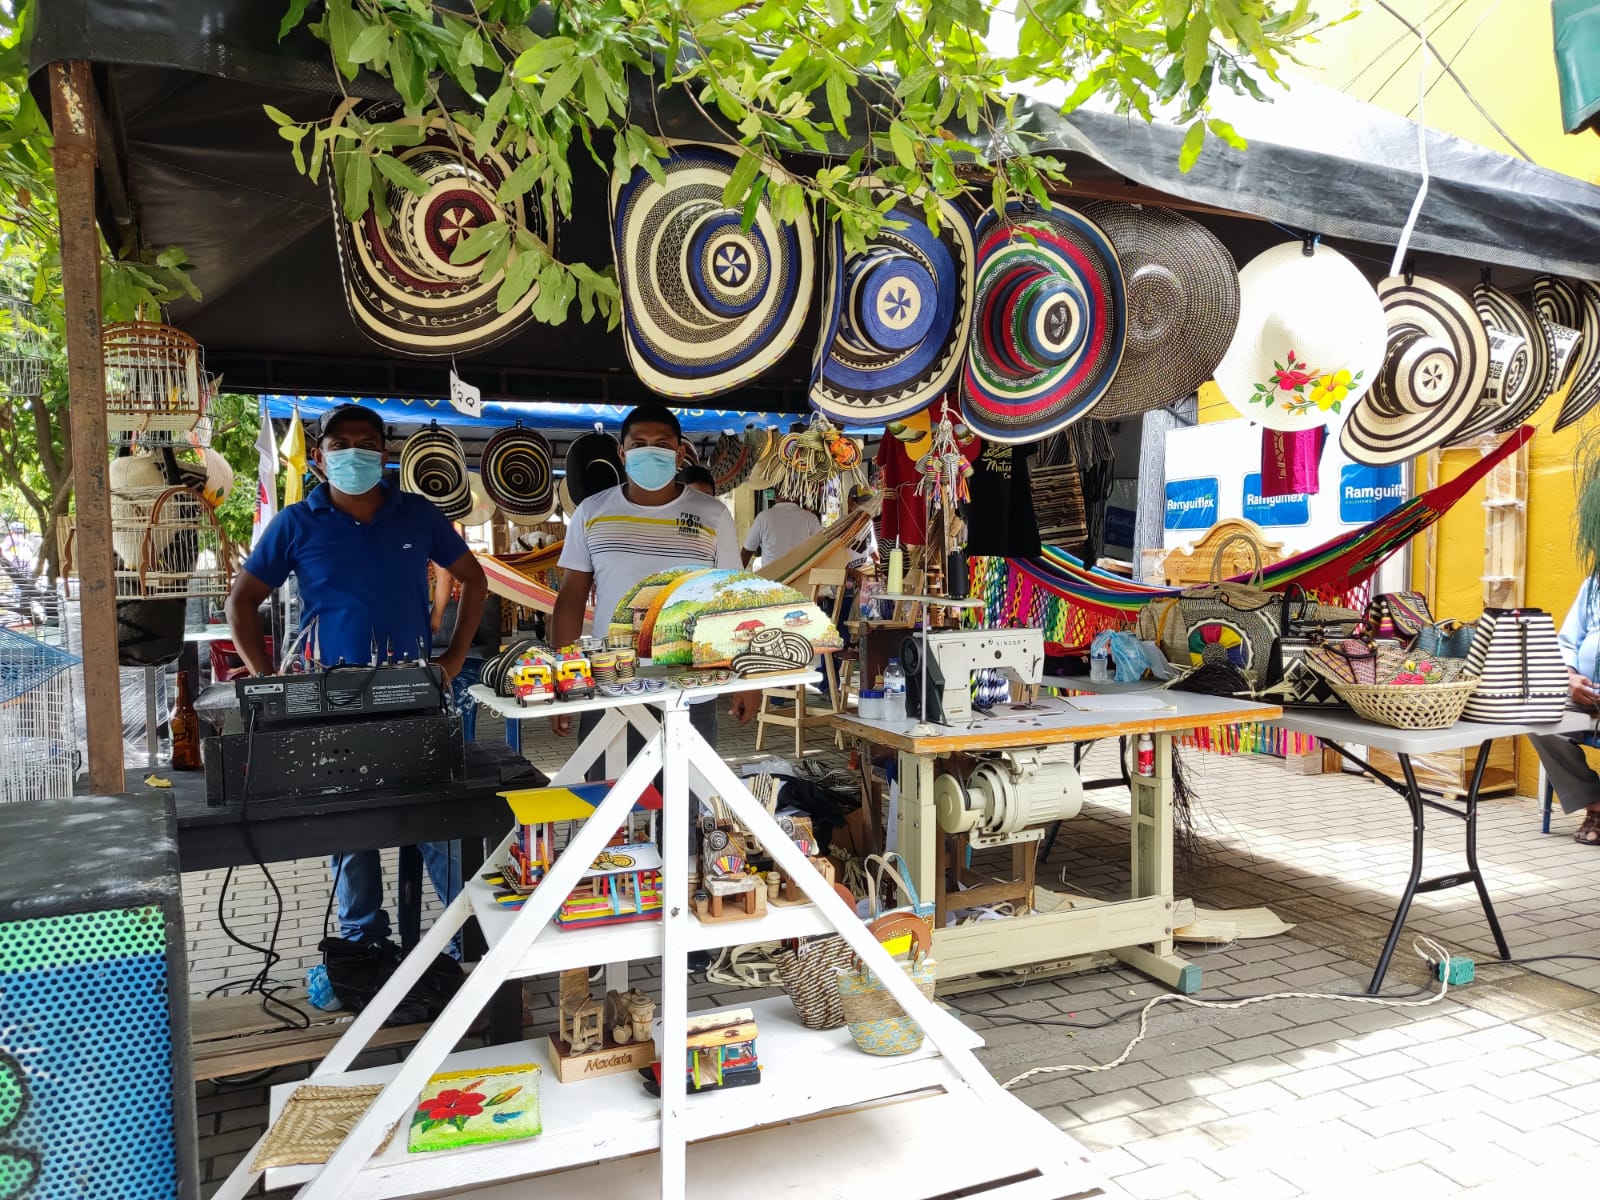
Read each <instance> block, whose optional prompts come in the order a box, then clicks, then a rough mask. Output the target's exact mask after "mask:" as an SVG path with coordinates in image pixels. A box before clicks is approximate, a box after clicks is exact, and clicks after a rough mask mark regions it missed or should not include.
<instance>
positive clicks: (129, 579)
mask: <svg viewBox="0 0 1600 1200" xmlns="http://www.w3.org/2000/svg"><path fill="white" fill-rule="evenodd" d="M111 547H112V549H113V551H115V553H116V576H117V598H118V599H119V600H150V599H158V598H162V597H180V596H226V595H227V594H228V589H229V588H230V587H231V586H232V584H233V558H234V550H233V543H232V542H230V541H229V540H228V537H227V535H226V534H225V533H223V532H222V527H221V526H220V525H218V524H217V515H216V513H215V512H213V511H212V508H211V506H210V505H209V504H207V503H206V502H205V498H204V497H203V496H201V494H200V492H199V491H198V490H197V489H195V488H192V487H133V488H113V489H112V491H111Z"/></svg>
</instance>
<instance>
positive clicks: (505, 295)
mask: <svg viewBox="0 0 1600 1200" xmlns="http://www.w3.org/2000/svg"><path fill="white" fill-rule="evenodd" d="M538 271H539V260H538V259H536V258H535V257H534V256H533V255H531V254H519V255H517V256H516V257H515V258H513V259H512V260H511V261H510V262H509V263H507V264H506V277H505V279H503V280H502V281H501V283H500V290H499V291H497V292H496V293H495V297H494V306H495V309H496V311H498V312H510V311H511V306H512V305H514V304H515V303H516V302H517V301H518V300H521V299H522V298H523V297H524V296H525V295H527V294H528V289H529V288H530V287H532V286H533V280H534V276H535V275H537V274H538ZM489 1103H490V1104H491V1105H493V1104H497V1103H499V1101H498V1100H491V1101H489Z"/></svg>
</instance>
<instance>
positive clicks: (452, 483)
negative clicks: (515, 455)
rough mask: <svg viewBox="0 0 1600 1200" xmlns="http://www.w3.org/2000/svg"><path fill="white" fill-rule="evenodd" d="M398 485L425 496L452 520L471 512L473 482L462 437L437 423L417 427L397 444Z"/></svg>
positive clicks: (402, 488) (460, 518) (461, 517)
mask: <svg viewBox="0 0 1600 1200" xmlns="http://www.w3.org/2000/svg"><path fill="white" fill-rule="evenodd" d="M400 488H401V490H402V491H407V492H415V493H416V494H417V495H419V496H426V497H427V498H428V499H429V500H432V501H433V502H434V503H435V504H437V505H438V506H439V510H440V511H441V512H442V513H444V515H445V516H447V517H449V518H450V519H451V520H452V521H460V520H462V519H463V518H465V517H466V516H467V515H468V514H470V513H471V512H472V504H473V498H472V483H471V480H470V479H469V478H468V475H467V456H466V453H465V452H464V451H463V450H462V448H461V439H460V438H458V437H456V435H455V434H453V433H451V432H450V430H448V429H444V428H442V427H441V426H439V425H429V426H427V427H426V428H424V429H419V430H417V432H415V433H413V434H412V435H411V436H410V437H408V438H407V439H406V443H405V445H404V446H402V447H400Z"/></svg>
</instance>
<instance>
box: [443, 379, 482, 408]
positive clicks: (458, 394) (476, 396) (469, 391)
mask: <svg viewBox="0 0 1600 1200" xmlns="http://www.w3.org/2000/svg"><path fill="white" fill-rule="evenodd" d="M450 407H451V408H453V409H455V410H456V411H457V412H458V413H460V414H461V415H462V416H464V417H481V416H482V415H483V391H482V389H481V388H475V387H473V386H472V385H471V384H470V383H464V382H462V379H461V376H459V375H457V374H456V369H455V368H454V367H451V368H450Z"/></svg>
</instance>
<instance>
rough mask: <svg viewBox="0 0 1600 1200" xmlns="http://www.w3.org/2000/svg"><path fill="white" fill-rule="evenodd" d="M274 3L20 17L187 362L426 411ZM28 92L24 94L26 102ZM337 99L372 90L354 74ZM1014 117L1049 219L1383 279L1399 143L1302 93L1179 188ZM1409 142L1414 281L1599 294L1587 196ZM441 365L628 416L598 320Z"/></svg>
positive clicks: (1267, 113) (1163, 171)
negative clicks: (312, 148)
mask: <svg viewBox="0 0 1600 1200" xmlns="http://www.w3.org/2000/svg"><path fill="white" fill-rule="evenodd" d="M285 6H286V5H285V4H284V3H279V2H275V0H136V2H135V0H50V3H49V4H46V5H43V6H41V11H40V13H39V28H38V33H37V36H36V39H35V42H34V47H33V55H34V62H35V67H36V69H37V67H39V66H42V65H43V64H45V63H47V62H51V61H55V60H59V59H86V60H89V61H91V62H93V63H95V64H96V83H97V86H98V88H99V92H100V96H101V98H102V101H103V107H104V110H105V111H104V116H105V124H106V126H107V128H106V130H105V131H104V136H102V139H101V166H100V170H101V180H102V187H101V189H100V190H101V196H100V203H101V220H102V224H103V227H104V228H105V230H106V233H107V237H108V239H110V240H111V241H112V242H113V243H114V244H116V243H118V242H120V240H121V238H122V234H123V231H124V230H125V229H126V228H127V227H128V226H129V225H130V224H132V225H136V227H137V229H138V231H139V233H140V235H141V236H142V238H143V240H144V242H145V243H146V244H147V245H151V246H163V245H168V244H177V245H181V246H182V247H183V248H184V249H185V250H186V251H187V252H188V254H189V257H190V259H191V260H193V261H194V262H195V263H196V264H197V268H196V271H195V282H196V283H197V285H198V286H199V287H200V289H201V291H202V292H203V294H204V298H203V299H202V300H201V301H200V302H199V303H197V304H195V303H187V302H184V303H179V304H175V305H174V306H173V308H172V313H171V319H172V320H173V321H174V322H175V323H177V324H179V325H181V326H182V327H184V328H185V329H187V330H188V331H189V332H191V333H192V334H193V335H194V336H195V337H196V338H197V339H199V341H200V342H201V344H202V345H204V346H205V347H206V353H207V361H208V366H209V367H210V369H212V370H213V371H219V370H220V371H224V372H225V373H226V375H227V383H228V386H229V388H230V389H242V390H266V391H302V392H339V393H343V394H353V395H379V394H383V395H418V396H427V395H439V394H441V393H442V392H443V390H444V387H445V370H444V368H443V367H442V366H441V365H440V364H439V363H438V362H437V361H434V360H426V359H399V358H396V357H394V356H393V355H391V354H390V353H389V352H387V351H385V350H383V349H380V348H379V347H377V346H375V345H373V344H372V343H371V342H369V341H367V340H366V339H365V337H364V336H363V335H362V334H361V333H360V332H359V331H358V330H357V328H356V327H355V325H354V323H353V322H352V321H351V320H350V317H349V315H348V312H347V310H346V308H345V303H344V298H343V289H342V285H341V283H340V279H339V270H338V262H337V256H336V251H335V248H334V239H333V231H332V220H333V210H332V205H331V202H330V199H329V195H328V192H327V190H326V187H325V186H319V185H314V184H312V183H310V182H309V181H307V180H306V179H304V178H303V177H301V176H300V175H299V174H298V173H297V172H296V171H295V168H294V165H293V163H292V161H291V159H290V156H289V154H288V152H287V146H286V145H285V143H284V142H283V141H282V139H281V138H279V137H278V136H277V131H276V129H275V128H274V126H273V125H272V123H271V122H270V121H268V120H267V119H266V117H265V116H264V115H263V113H262V105H263V104H272V105H275V106H277V107H278V108H281V109H283V110H284V111H286V112H288V113H289V114H290V115H291V116H294V117H296V118H300V119H308V118H316V117H322V116H325V115H327V114H328V112H329V111H330V110H331V106H332V105H333V103H334V102H335V100H336V98H337V97H338V96H339V95H340V89H339V87H338V85H337V83H336V81H335V78H334V75H333V73H332V70H331V66H330V63H329V59H328V56H327V52H326V50H325V48H324V47H323V46H322V45H321V44H320V43H318V42H317V41H316V40H315V39H313V38H312V37H310V35H308V34H306V33H305V32H304V30H298V31H296V32H295V33H294V34H291V35H290V37H289V38H287V39H285V40H284V41H283V42H282V43H280V42H279V41H278V37H277V33H278V22H279V20H280V18H281V16H282V10H283V9H284V7H285ZM44 78H45V77H44V75H43V73H42V72H39V73H37V74H36V76H35V86H36V88H39V89H41V98H43V97H42V88H43V86H44ZM350 90H351V91H352V92H353V93H355V94H371V95H375V96H376V95H382V94H383V91H382V86H381V81H378V80H373V79H369V78H367V77H363V78H362V79H360V80H358V81H357V86H356V87H354V88H351V89H350ZM634 98H635V109H636V115H637V119H638V120H639V121H640V122H641V123H643V124H645V125H646V126H653V127H656V128H658V129H659V130H660V131H661V132H662V133H664V134H665V135H667V136H672V137H688V138H700V139H705V138H706V137H708V136H711V135H712V133H713V131H711V130H709V129H708V128H707V127H706V125H705V121H704V118H703V117H702V116H701V114H700V112H699V110H698V109H696V108H695V107H694V106H693V105H692V104H690V103H688V102H687V101H686V100H685V99H684V98H683V97H682V96H679V95H677V94H675V93H672V92H657V91H654V90H653V89H652V88H651V87H650V84H649V81H647V80H642V79H641V80H639V81H638V82H637V84H636V86H635V88H634ZM44 107H45V109H46V111H48V104H47V103H46V104H45V105H44ZM1018 111H1019V112H1020V113H1021V114H1022V117H1023V120H1024V121H1025V122H1026V124H1027V127H1028V128H1029V129H1030V130H1031V131H1032V132H1034V133H1036V134H1038V135H1039V136H1040V138H1041V144H1042V145H1043V146H1044V147H1046V148H1047V149H1049V150H1051V151H1052V152H1054V153H1057V154H1059V155H1061V156H1062V157H1063V159H1064V160H1065V163H1066V169H1067V171H1068V173H1069V174H1070V176H1071V178H1072V180H1073V182H1074V190H1073V192H1071V193H1069V195H1068V200H1069V201H1070V199H1071V197H1072V196H1073V195H1077V196H1083V197H1089V196H1092V197H1095V198H1110V199H1119V198H1121V199H1129V200H1143V201H1154V202H1162V201H1163V200H1166V201H1170V202H1172V203H1176V204H1179V205H1182V206H1184V207H1189V208H1192V209H1195V210H1198V211H1199V215H1200V217H1201V219H1202V220H1204V221H1206V223H1207V224H1209V225H1211V226H1212V227H1213V228H1214V229H1216V230H1217V232H1218V233H1219V234H1220V235H1221V236H1222V238H1223V240H1224V241H1225V242H1226V243H1227V244H1228V246H1229V247H1230V249H1232V250H1233V252H1234V255H1235V257H1236V258H1238V259H1239V261H1241V262H1243V261H1246V260H1247V259H1248V258H1249V257H1250V256H1252V255H1253V254H1255V253H1256V252H1258V251H1259V250H1261V249H1264V248H1266V247H1267V246H1269V245H1271V244H1273V243H1274V242H1277V241H1280V240H1282V239H1283V237H1284V236H1285V232H1286V231H1307V232H1318V233H1321V234H1323V235H1325V236H1327V237H1328V238H1329V239H1330V241H1332V242H1333V243H1334V244H1336V245H1339V246H1340V248H1341V249H1344V250H1346V251H1347V252H1348V253H1351V254H1353V255H1354V256H1355V257H1356V259H1357V261H1358V262H1360V263H1361V264H1362V266H1363V267H1364V268H1365V269H1367V270H1369V272H1370V273H1371V274H1372V275H1373V276H1374V277H1376V276H1378V275H1382V274H1384V273H1386V271H1387V267H1388V262H1389V257H1390V254H1391V253H1392V248H1393V246H1394V244H1395V242H1396V241H1397V240H1398V238H1399V236H1400V230H1401V227H1402V226H1403V225H1404V223H1405V219H1406V214H1407V212H1408V211H1409V209H1410V207H1411V203H1412V200H1413V198H1414V196H1415V194H1416V192H1417V188H1418V185H1419V183H1420V182H1421V179H1422V173H1421V171H1420V169H1419V161H1420V159H1419V148H1418V131H1417V126H1416V125H1415V124H1413V123H1412V122H1410V121H1408V120H1405V119H1404V118H1401V117H1398V116H1395V115H1393V114H1390V113H1388V112H1385V111H1383V110H1380V109H1376V108H1373V107H1371V106H1369V105H1363V104H1360V103H1358V102H1356V101H1353V100H1350V99H1349V98H1347V97H1344V96H1342V95H1340V94H1338V93H1335V92H1330V91H1328V90H1326V89H1322V88H1318V87H1315V86H1314V85H1297V86H1296V87H1295V89H1294V90H1293V91H1292V92H1291V93H1289V94H1288V95H1287V96H1284V97H1282V98H1280V99H1279V100H1278V101H1277V102H1276V103H1275V104H1272V105H1259V104H1253V103H1251V102H1248V101H1242V102H1233V101H1229V102H1227V103H1226V104H1225V112H1224V115H1226V116H1227V117H1228V118H1229V119H1231V120H1232V121H1233V123H1234V125H1235V126H1236V127H1237V128H1238V129H1239V131H1240V132H1241V133H1242V134H1244V136H1245V137H1246V138H1248V139H1249V141H1250V146H1249V149H1248V150H1247V151H1235V150H1232V149H1229V148H1228V147H1226V146H1224V145H1222V144H1220V143H1218V142H1215V141H1213V142H1212V143H1210V144H1208V146H1207V148H1206V151H1205V153H1204V154H1203V155H1202V156H1201V158H1200V161H1199V163H1198V164H1197V165H1196V166H1195V167H1194V169H1193V170H1192V171H1190V172H1189V173H1187V174H1181V173H1180V172H1179V171H1178V169H1177V161H1178V149H1179V145H1180V143H1181V140H1182V136H1183V131H1182V130H1181V129H1177V128H1175V127H1173V126H1172V125H1169V124H1163V123H1160V122H1158V123H1156V124H1153V125H1152V124H1147V123H1145V122H1144V121H1142V120H1140V119H1138V118H1136V117H1127V116H1120V115H1116V114H1113V113H1109V112H1102V111H1092V110H1088V109H1081V110H1079V111H1077V112H1074V113H1073V114H1072V115H1071V116H1070V117H1067V118H1063V117H1062V116H1061V115H1060V114H1059V113H1058V112H1056V111H1055V109H1054V107H1053V106H1052V105H1051V104H1050V103H1049V102H1048V98H1043V97H1035V98H1025V99H1024V100H1022V101H1021V102H1020V103H1019V105H1018ZM1424 141H1425V144H1426V152H1427V170H1428V175H1429V192H1428V196H1427V201H1426V204H1425V205H1424V207H1423V210H1422V215H1421V219H1420V220H1419V222H1418V224H1417V227H1416V231H1415V234H1414V236H1413V238H1412V243H1411V245H1412V249H1413V251H1414V253H1415V254H1416V257H1417V269H1418V270H1420V271H1423V272H1425V273H1428V274H1433V275H1439V276H1443V277H1446V278H1451V279H1453V280H1454V281H1456V282H1457V283H1459V284H1462V285H1470V284H1471V283H1474V282H1476V281H1477V279H1478V276H1479V271H1480V268H1481V267H1484V266H1492V267H1495V268H1496V270H1495V279H1496V282H1498V283H1501V284H1502V285H1503V286H1506V287H1509V288H1512V289H1513V290H1514V289H1516V288H1518V287H1521V286H1523V285H1525V284H1526V283H1527V282H1528V280H1529V279H1530V278H1531V276H1532V275H1533V274H1534V273H1536V272H1540V271H1551V272H1554V273H1557V274H1565V275H1573V276H1578V277H1583V278H1590V279H1600V189H1597V188H1595V187H1593V186H1590V185H1589V184H1586V183H1583V182H1580V181H1578V180H1575V179H1571V178H1568V177H1567V176H1563V175H1560V174H1558V173H1556V172H1552V171H1548V170H1544V169H1542V168H1540V167H1536V166H1532V165H1529V164H1527V163H1523V162H1520V161H1517V160H1515V159H1510V158H1507V157H1505V156H1503V155H1499V154H1496V153H1494V152H1492V151H1489V150H1486V149H1483V148H1481V147H1478V146H1474V145H1472V144H1470V143H1467V142H1463V141H1461V140H1459V139H1456V138H1451V137H1447V136H1445V135H1442V134H1437V133H1432V132H1429V133H1426V134H1425V136H1424ZM586 161H587V160H586ZM576 175H577V179H576V183H575V198H574V211H575V212H576V213H578V214H580V215H579V217H578V218H577V219H575V220H574V221H572V222H569V223H567V224H565V225H564V226H563V227H562V229H561V233H560V237H561V253H562V254H563V255H564V256H567V257H575V258H579V259H582V260H584V261H587V262H590V263H593V264H596V265H603V264H605V263H607V262H608V261H609V260H610V256H611V252H610V248H609V245H608V243H607V232H606V222H605V221H604V220H599V219H590V218H589V216H588V215H589V214H598V213H603V212H604V211H605V204H606V180H605V178H604V176H603V174H602V173H601V172H600V171H599V170H598V169H597V168H594V167H593V166H592V165H588V166H587V167H580V168H579V169H578V170H577V171H576ZM1274 223H1275V224H1276V225H1277V226H1280V227H1282V228H1275V227H1274ZM575 320H576V318H574V321H575ZM811 336H812V334H811V333H808V334H807V335H804V336H803V337H802V339H801V342H802V344H800V345H798V346H796V348H795V350H794V351H793V352H792V353H791V354H790V355H789V356H788V357H787V358H786V359H785V360H784V361H783V362H782V363H780V364H779V366H778V367H777V368H775V369H774V370H773V371H771V372H769V373H768V376H767V377H766V378H764V379H763V380H762V381H761V385H760V386H757V387H751V388H747V389H743V390H742V391H741V392H740V393H739V394H737V395H736V396H734V397H730V398H729V399H728V400H726V401H719V404H721V405H723V406H726V407H736V408H743V409H752V410H761V409H765V410H767V411H801V410H803V409H804V407H805V402H804V390H805V388H804V384H805V378H806V374H807V368H808V364H809V360H810V355H811V347H810V344H809V342H810V337H811ZM460 365H461V367H462V372H463V374H464V375H466V376H467V377H468V378H469V379H472V380H473V381H474V382H477V383H478V384H479V385H480V386H482V387H483V388H484V390H485V392H486V394H490V395H494V396H499V397H505V398H529V399H546V400H577V401H595V402H609V403H621V404H626V403H630V402H633V401H634V400H636V399H642V398H643V397H644V395H645V393H644V389H643V388H642V387H641V385H640V384H639V383H638V382H637V381H636V380H635V379H634V378H633V376H632V374H631V372H629V370H628V368H627V364H626V359H625V356H624V353H623V349H622V344H621V339H620V337H619V335H618V334H617V333H615V332H610V333H608V332H606V331H604V330H603V329H602V328H601V327H600V326H599V325H598V324H591V325H588V326H579V325H576V324H572V325H569V326H565V327H562V328H559V329H551V328H549V327H546V326H541V325H536V324H535V325H529V326H527V327H525V328H524V329H523V330H522V331H520V332H518V333H516V334H514V335H513V336H512V337H510V338H509V339H507V340H505V341H503V342H501V343H499V344H498V345H495V346H492V347H490V348H488V349H486V350H484V351H481V352H479V353H478V354H477V355H475V356H474V357H473V358H472V359H471V360H470V361H469V360H463V361H462V363H461V364H460Z"/></svg>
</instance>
